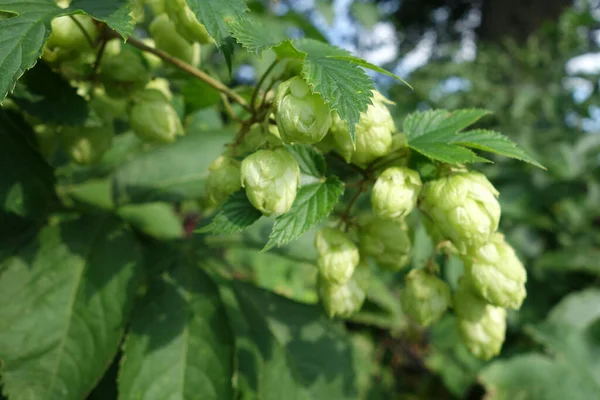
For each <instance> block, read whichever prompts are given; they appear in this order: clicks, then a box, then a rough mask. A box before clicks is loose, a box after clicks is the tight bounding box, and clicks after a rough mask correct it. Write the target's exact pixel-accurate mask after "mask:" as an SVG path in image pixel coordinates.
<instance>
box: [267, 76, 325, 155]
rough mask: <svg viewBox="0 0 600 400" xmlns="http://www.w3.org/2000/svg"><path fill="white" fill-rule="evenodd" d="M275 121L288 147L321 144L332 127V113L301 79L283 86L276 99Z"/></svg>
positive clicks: (292, 80) (278, 89)
mask: <svg viewBox="0 0 600 400" xmlns="http://www.w3.org/2000/svg"><path fill="white" fill-rule="evenodd" d="M274 105H275V120H276V121H277V127H278V128H279V134H280V135H281V140H283V141H284V142H285V143H304V144H311V143H317V142H320V141H321V140H322V139H323V138H324V137H325V135H326V134H327V131H328V130H329V128H330V127H331V112H330V111H329V107H328V106H327V105H326V104H325V102H324V101H323V99H322V98H321V96H320V95H318V94H316V93H312V92H311V91H310V87H309V86H308V85H307V84H306V82H304V80H303V79H302V78H300V77H297V76H296V77H294V78H292V79H290V80H287V81H285V82H283V83H282V84H281V85H279V87H278V88H277V93H276V94H275V99H274Z"/></svg>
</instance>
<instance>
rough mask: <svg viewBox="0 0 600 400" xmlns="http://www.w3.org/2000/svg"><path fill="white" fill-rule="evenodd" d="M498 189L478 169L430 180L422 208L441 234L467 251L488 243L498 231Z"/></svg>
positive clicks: (461, 249) (461, 250)
mask: <svg viewBox="0 0 600 400" xmlns="http://www.w3.org/2000/svg"><path fill="white" fill-rule="evenodd" d="M497 197H498V191H497V190H496V189H495V188H494V186H493V185H492V184H491V183H490V181H488V180H487V178H486V177H485V176H484V175H482V174H480V173H477V172H463V173H457V174H453V175H449V176H446V177H443V178H440V179H437V180H434V181H430V182H427V183H426V184H425V186H423V190H422V192H421V198H422V202H421V206H420V207H421V210H422V211H423V212H424V213H425V214H426V215H427V216H428V217H429V218H431V220H432V222H433V223H434V224H435V227H436V228H437V230H438V231H439V233H440V234H441V235H442V236H443V237H444V238H445V239H448V240H450V241H452V243H453V244H454V246H456V248H457V249H458V251H459V252H461V253H466V252H467V251H468V250H470V249H476V248H478V247H481V246H483V245H485V244H486V243H487V242H488V241H489V240H490V238H491V236H492V234H493V233H494V232H496V230H498V222H499V221H500V204H499V203H498V200H497Z"/></svg>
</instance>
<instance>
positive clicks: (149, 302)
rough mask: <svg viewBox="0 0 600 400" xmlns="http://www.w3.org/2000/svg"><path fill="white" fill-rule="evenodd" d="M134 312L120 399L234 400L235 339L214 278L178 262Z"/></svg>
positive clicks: (198, 269)
mask: <svg viewBox="0 0 600 400" xmlns="http://www.w3.org/2000/svg"><path fill="white" fill-rule="evenodd" d="M168 269H169V272H168V273H165V274H164V275H163V276H161V277H160V278H159V279H157V280H156V281H154V282H153V283H152V284H151V285H150V289H149V291H148V293H147V294H146V296H145V297H144V299H143V300H142V304H141V307H139V309H137V310H136V312H134V316H133V322H132V325H131V330H130V333H129V335H128V337H127V340H126V342H125V345H124V353H123V363H122V365H121V369H120V371H119V394H120V396H119V399H121V400H137V399H144V400H164V399H207V400H209V399H214V400H220V399H231V398H233V393H232V392H233V390H232V385H231V378H232V375H233V338H232V335H231V331H230V328H229V326H228V324H227V319H226V318H225V310H224V308H223V305H222V304H221V299H220V298H219V294H218V292H217V290H216V287H215V285H214V284H213V282H212V281H211V279H210V277H209V276H208V275H206V273H204V272H203V271H202V269H201V268H200V266H199V265H197V264H196V263H195V262H190V261H184V260H176V261H175V262H172V265H171V266H170V267H169V268H168Z"/></svg>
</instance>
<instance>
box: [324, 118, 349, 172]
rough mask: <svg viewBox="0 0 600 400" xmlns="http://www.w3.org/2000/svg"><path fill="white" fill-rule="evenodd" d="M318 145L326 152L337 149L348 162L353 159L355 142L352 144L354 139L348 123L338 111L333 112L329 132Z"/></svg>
mask: <svg viewBox="0 0 600 400" xmlns="http://www.w3.org/2000/svg"><path fill="white" fill-rule="evenodd" d="M318 146H319V147H320V148H321V149H322V150H323V151H325V152H329V151H335V152H336V153H338V154H339V155H340V156H342V157H343V158H344V160H345V161H346V162H347V163H349V162H350V161H352V154H354V144H352V139H351V138H350V132H349V131H348V124H346V122H345V121H343V120H342V119H341V118H340V116H339V114H338V113H337V112H333V113H332V117H331V128H329V133H327V135H326V136H325V138H324V139H323V140H322V141H321V142H320V143H319V144H318Z"/></svg>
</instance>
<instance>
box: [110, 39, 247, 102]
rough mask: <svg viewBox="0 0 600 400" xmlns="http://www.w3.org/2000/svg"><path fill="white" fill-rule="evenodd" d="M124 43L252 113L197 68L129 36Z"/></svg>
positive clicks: (230, 91) (223, 86)
mask: <svg viewBox="0 0 600 400" xmlns="http://www.w3.org/2000/svg"><path fill="white" fill-rule="evenodd" d="M110 35H112V36H113V37H119V35H118V33H116V32H112V33H110ZM126 43H127V44H129V45H131V46H133V47H137V48H138V49H140V50H142V51H146V52H148V53H151V54H154V55H155V56H157V57H159V58H161V59H162V60H164V61H167V62H169V63H171V64H173V65H174V66H176V67H177V68H179V69H180V70H182V71H184V72H187V73H188V74H190V75H193V76H194V77H196V78H198V79H200V80H201V81H204V82H205V83H206V84H208V85H209V86H211V87H212V88H214V89H216V90H218V91H220V92H221V93H223V94H225V95H226V96H227V97H228V98H230V99H231V100H233V101H235V102H237V103H239V104H240V105H241V106H242V107H244V109H246V110H247V111H248V112H252V108H251V107H250V106H249V105H248V103H247V102H246V100H245V99H244V98H243V97H242V96H240V95H239V94H237V93H236V92H234V91H233V90H231V89H230V88H228V87H227V86H225V85H224V84H223V83H221V82H219V81H218V80H216V79H214V78H212V77H211V76H209V75H208V74H206V73H205V72H204V71H201V70H199V69H198V68H196V67H194V66H192V65H190V64H188V63H186V62H185V61H182V60H180V59H179V58H176V57H173V56H171V55H170V54H168V53H166V52H164V51H162V50H160V49H156V48H154V47H150V46H147V45H146V44H144V43H142V42H141V41H139V40H137V39H135V38H133V37H131V36H130V37H129V38H128V39H127V41H126Z"/></svg>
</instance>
